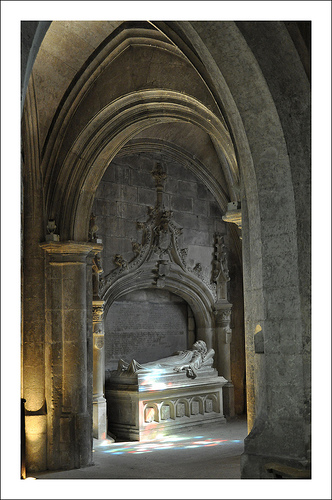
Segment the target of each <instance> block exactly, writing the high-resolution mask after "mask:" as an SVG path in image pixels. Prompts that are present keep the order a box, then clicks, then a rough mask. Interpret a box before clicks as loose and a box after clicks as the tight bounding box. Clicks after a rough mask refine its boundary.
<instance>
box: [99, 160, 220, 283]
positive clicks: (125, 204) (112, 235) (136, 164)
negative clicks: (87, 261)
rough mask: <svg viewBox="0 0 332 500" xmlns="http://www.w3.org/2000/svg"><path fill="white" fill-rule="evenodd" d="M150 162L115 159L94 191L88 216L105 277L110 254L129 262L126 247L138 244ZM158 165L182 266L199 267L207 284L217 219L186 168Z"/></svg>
mask: <svg viewBox="0 0 332 500" xmlns="http://www.w3.org/2000/svg"><path fill="white" fill-rule="evenodd" d="M154 161H155V157H154V156H153V155H152V154H144V155H143V154H136V155H130V156H126V157H123V158H120V157H117V158H116V160H115V161H113V162H112V163H111V165H110V166H109V168H108V169H107V171H106V172H105V174H104V176H103V179H102V181H101V183H100V185H99V187H98V190H97V192H96V196H95V201H94V204H93V213H94V215H96V216H97V225H98V226H99V230H98V236H100V237H102V239H103V244H104V251H103V267H104V271H105V275H106V274H107V273H109V272H110V271H111V270H112V269H114V268H115V265H114V263H113V258H114V255H115V254H120V255H122V256H123V258H124V259H126V260H128V261H129V260H131V259H132V258H133V257H134V253H133V251H132V241H133V240H135V241H138V242H140V241H141V237H142V234H141V232H140V231H139V230H138V229H137V227H136V221H137V220H146V218H147V206H154V205H155V203H156V189H155V182H154V179H153V177H152V175H151V171H152V170H153V167H154ZM161 164H162V167H163V168H164V170H166V173H167V179H166V182H165V188H164V197H163V202H164V205H165V208H166V209H170V210H173V213H174V215H173V220H174V221H175V222H177V223H178V224H179V225H180V226H182V227H183V234H182V236H181V237H180V245H181V248H188V256H187V263H188V266H189V267H192V268H193V267H194V266H195V265H196V264H198V263H200V264H201V266H202V270H203V274H204V275H205V276H206V277H207V279H211V263H212V259H213V244H214V233H215V232H220V233H222V234H225V233H226V224H225V223H224V222H223V221H222V218H221V217H222V213H221V211H220V209H219V207H218V205H217V203H216V202H215V201H214V198H213V196H212V194H211V193H210V192H209V191H208V189H207V188H206V187H205V186H204V185H203V183H201V182H199V180H198V179H197V178H196V177H195V176H194V174H193V173H191V172H190V170H189V169H188V168H185V167H184V166H183V165H181V164H180V163H178V162H176V161H174V160H171V159H168V158H165V159H162V161H161Z"/></svg>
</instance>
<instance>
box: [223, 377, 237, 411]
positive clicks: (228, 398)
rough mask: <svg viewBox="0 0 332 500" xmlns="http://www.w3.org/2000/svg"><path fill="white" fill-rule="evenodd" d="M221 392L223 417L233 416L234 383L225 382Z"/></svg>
mask: <svg viewBox="0 0 332 500" xmlns="http://www.w3.org/2000/svg"><path fill="white" fill-rule="evenodd" d="M222 393H223V405H224V415H225V417H234V416H235V407H234V385H233V384H232V382H227V384H225V385H224V387H223V389H222Z"/></svg>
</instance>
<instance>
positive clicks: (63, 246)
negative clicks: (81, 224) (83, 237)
mask: <svg viewBox="0 0 332 500" xmlns="http://www.w3.org/2000/svg"><path fill="white" fill-rule="evenodd" d="M40 247H41V248H42V249H43V250H45V252H47V253H49V254H60V255H61V254H62V255H68V254H72V255H74V254H76V255H77V254H83V255H84V254H85V255H88V254H89V253H90V252H93V253H98V252H101V251H102V249H103V245H100V244H97V243H90V242H83V241H71V240H69V241H46V242H44V243H40Z"/></svg>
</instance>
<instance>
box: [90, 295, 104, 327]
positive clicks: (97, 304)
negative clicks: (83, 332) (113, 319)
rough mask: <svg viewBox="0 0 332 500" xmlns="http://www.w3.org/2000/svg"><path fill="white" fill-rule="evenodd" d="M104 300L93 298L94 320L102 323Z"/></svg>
mask: <svg viewBox="0 0 332 500" xmlns="http://www.w3.org/2000/svg"><path fill="white" fill-rule="evenodd" d="M104 304H105V301H104V300H93V301H92V322H93V324H95V323H101V322H102V320H103V314H104Z"/></svg>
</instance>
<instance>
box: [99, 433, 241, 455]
mask: <svg viewBox="0 0 332 500" xmlns="http://www.w3.org/2000/svg"><path fill="white" fill-rule="evenodd" d="M232 443H243V441H242V440H240V439H212V438H211V439H210V438H209V439H206V438H205V439H204V436H195V437H194V438H188V437H178V436H174V437H167V438H165V439H163V440H159V441H158V442H153V443H146V442H145V443H144V445H142V444H141V443H137V444H133V443H123V444H119V443H109V444H108V445H106V444H103V445H102V446H100V451H103V452H104V453H110V454H112V455H124V454H126V453H128V454H143V453H152V452H154V451H165V450H185V449H189V448H207V447H212V446H221V445H227V444H232Z"/></svg>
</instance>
